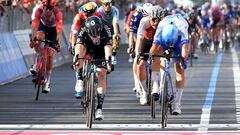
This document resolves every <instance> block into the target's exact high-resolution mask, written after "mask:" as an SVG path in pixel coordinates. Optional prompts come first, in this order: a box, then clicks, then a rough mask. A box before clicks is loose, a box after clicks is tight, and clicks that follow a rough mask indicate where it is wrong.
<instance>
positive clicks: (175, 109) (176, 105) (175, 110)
mask: <svg viewBox="0 0 240 135" xmlns="http://www.w3.org/2000/svg"><path fill="white" fill-rule="evenodd" d="M181 113H182V111H181V104H180V103H173V112H172V114H173V115H179V114H181Z"/></svg>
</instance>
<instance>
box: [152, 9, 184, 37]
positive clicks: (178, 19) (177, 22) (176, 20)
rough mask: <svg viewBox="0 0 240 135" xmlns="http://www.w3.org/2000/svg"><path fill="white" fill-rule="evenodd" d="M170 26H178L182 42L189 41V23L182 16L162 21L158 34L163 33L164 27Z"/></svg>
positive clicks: (174, 16)
mask: <svg viewBox="0 0 240 135" xmlns="http://www.w3.org/2000/svg"><path fill="white" fill-rule="evenodd" d="M168 24H174V25H176V27H177V28H178V31H179V32H180V33H182V34H181V36H182V38H183V39H182V40H187V41H188V22H187V21H186V20H185V19H184V17H183V16H182V15H181V14H176V15H168V16H166V17H165V18H164V19H163V20H162V21H160V22H159V24H158V28H157V32H156V34H157V33H159V32H160V31H162V29H163V27H164V26H166V25H168Z"/></svg>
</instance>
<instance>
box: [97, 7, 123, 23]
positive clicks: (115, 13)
mask: <svg viewBox="0 0 240 135" xmlns="http://www.w3.org/2000/svg"><path fill="white" fill-rule="evenodd" d="M97 11H98V12H99V13H100V14H101V15H102V18H103V19H104V20H105V21H106V22H107V23H109V25H110V26H111V27H112V22H113V21H114V22H118V21H119V10H118V9H117V7H115V6H112V7H111V10H110V12H109V13H105V11H104V8H103V6H101V7H99V8H98V10H97Z"/></svg>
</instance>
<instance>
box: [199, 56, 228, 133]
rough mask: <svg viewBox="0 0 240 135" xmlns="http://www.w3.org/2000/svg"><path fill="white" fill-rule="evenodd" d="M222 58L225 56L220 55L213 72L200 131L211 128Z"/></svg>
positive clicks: (203, 109)
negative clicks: (210, 122) (210, 123)
mask: <svg viewBox="0 0 240 135" xmlns="http://www.w3.org/2000/svg"><path fill="white" fill-rule="evenodd" d="M222 57H223V54H222V53H218V55H217V60H216V63H215V65H214V68H213V71H212V75H211V80H210V82H209V86H208V92H207V96H206V98H205V102H204V105H203V108H202V115H201V120H200V125H201V127H200V128H199V129H198V131H207V130H208V128H209V121H210V115H211V109H212V103H213V100H214V94H215V91H216V85H217V78H218V73H219V70H220V67H221V62H222Z"/></svg>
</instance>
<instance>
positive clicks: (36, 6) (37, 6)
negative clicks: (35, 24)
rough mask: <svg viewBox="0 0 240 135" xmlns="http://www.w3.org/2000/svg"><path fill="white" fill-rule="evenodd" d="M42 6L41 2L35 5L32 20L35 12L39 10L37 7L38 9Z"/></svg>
mask: <svg viewBox="0 0 240 135" xmlns="http://www.w3.org/2000/svg"><path fill="white" fill-rule="evenodd" d="M40 6H41V4H36V5H35V7H34V8H33V12H32V16H31V19H32V20H33V19H34V15H35V12H36V11H37V9H38V8H39V7H40Z"/></svg>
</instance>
